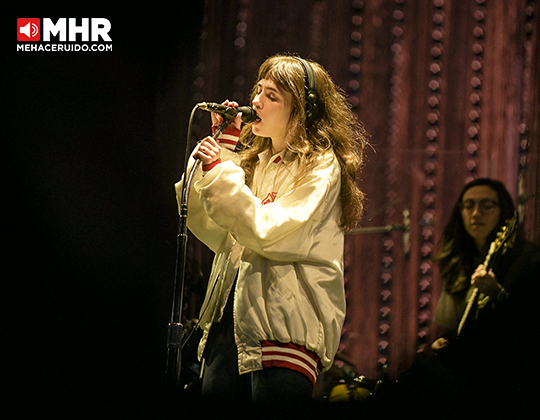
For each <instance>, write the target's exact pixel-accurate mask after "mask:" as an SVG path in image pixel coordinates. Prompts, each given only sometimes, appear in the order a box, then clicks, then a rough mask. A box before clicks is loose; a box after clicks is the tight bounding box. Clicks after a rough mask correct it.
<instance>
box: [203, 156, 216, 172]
mask: <svg viewBox="0 0 540 420" xmlns="http://www.w3.org/2000/svg"><path fill="white" fill-rule="evenodd" d="M220 163H221V159H218V160H215V161H213V162H212V163H209V164H208V165H203V166H202V170H203V172H208V171H209V170H211V169H212V168H213V167H214V166H216V165H218V164H220Z"/></svg>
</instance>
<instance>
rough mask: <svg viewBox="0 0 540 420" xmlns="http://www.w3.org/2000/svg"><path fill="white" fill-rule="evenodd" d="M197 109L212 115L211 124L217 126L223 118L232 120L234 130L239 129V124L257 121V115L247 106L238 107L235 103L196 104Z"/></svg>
mask: <svg viewBox="0 0 540 420" xmlns="http://www.w3.org/2000/svg"><path fill="white" fill-rule="evenodd" d="M197 107H198V108H199V109H203V110H205V111H210V112H211V113H212V124H213V125H218V124H220V123H221V122H222V121H223V117H229V118H234V121H233V122H232V124H233V126H234V127H235V128H238V129H240V125H241V122H243V123H246V124H247V123H251V122H253V121H255V120H256V119H257V113H256V112H255V110H254V109H253V108H251V107H249V106H238V104H237V103H236V102H230V101H228V100H227V101H225V102H223V104H216V103H214V102H201V103H199V104H197Z"/></svg>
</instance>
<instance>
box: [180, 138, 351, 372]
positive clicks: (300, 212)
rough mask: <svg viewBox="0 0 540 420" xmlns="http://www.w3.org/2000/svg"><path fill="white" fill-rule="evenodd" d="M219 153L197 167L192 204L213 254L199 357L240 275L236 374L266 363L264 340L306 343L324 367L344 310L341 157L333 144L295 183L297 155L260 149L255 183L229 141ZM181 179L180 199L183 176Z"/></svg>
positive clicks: (195, 223)
mask: <svg viewBox="0 0 540 420" xmlns="http://www.w3.org/2000/svg"><path fill="white" fill-rule="evenodd" d="M222 146H223V145H222ZM232 148H233V147H232ZM221 156H222V162H221V163H220V164H218V165H216V166H215V167H213V168H212V169H211V170H210V171H208V172H206V173H205V174H204V176H203V172H202V170H201V169H200V168H199V170H198V173H197V174H196V176H195V180H194V182H193V186H192V191H191V192H190V200H189V204H188V228H189V229H190V231H191V232H192V233H193V234H194V235H195V236H196V237H197V238H198V239H199V240H201V241H202V242H203V243H204V244H206V245H207V246H208V247H209V248H210V249H211V250H212V251H214V252H215V254H216V255H215V258H214V261H213V266H212V272H211V275H210V279H209V282H208V288H207V293H206V297H205V300H204V303H203V305H202V308H201V313H200V325H201V328H202V329H203V337H202V339H201V341H200V344H199V351H198V355H199V358H202V355H203V351H204V347H205V344H206V341H207V338H208V333H209V331H210V327H211V325H212V322H215V321H219V320H220V319H221V316H222V314H223V309H224V307H225V304H226V302H227V298H228V296H229V293H230V292H231V289H232V286H233V284H236V288H235V290H234V325H235V337H236V343H237V347H238V366H239V372H240V374H243V373H247V372H251V371H255V370H259V369H262V349H261V341H264V340H277V341H280V342H282V343H290V342H292V343H295V344H298V345H301V346H304V347H305V348H306V349H308V350H312V351H314V352H315V353H316V354H317V355H318V356H319V358H320V364H321V365H322V370H326V369H328V368H329V367H330V366H331V364H332V362H333V359H334V356H335V354H336V352H337V348H338V345H339V341H340V336H341V329H342V326H343V321H344V318H345V293H344V283H343V245H344V235H343V232H342V231H341V230H340V229H339V226H338V224H339V218H340V214H341V213H340V212H341V209H340V199H339V193H340V167H339V163H338V161H337V159H336V157H335V156H334V155H333V154H332V153H328V154H327V155H326V156H324V157H322V158H320V162H319V163H318V165H317V167H316V169H315V170H314V171H312V172H311V173H310V174H308V175H307V176H306V177H304V178H303V179H302V181H301V182H300V183H299V184H298V185H296V186H293V183H294V181H295V174H296V172H297V167H296V165H295V164H285V163H284V161H283V159H282V158H281V155H280V154H278V155H275V156H270V153H268V154H264V153H263V154H261V156H260V163H259V165H258V167H257V169H256V173H255V175H254V182H253V188H252V189H250V188H248V187H247V186H246V185H245V183H244V171H243V170H242V169H241V168H240V167H239V166H238V164H237V163H238V158H237V156H236V155H235V154H234V153H233V152H232V151H231V150H229V149H227V148H225V147H223V148H222V153H221ZM192 164H193V159H192V158H191V159H190V167H191V165H192ZM175 187H176V190H177V197H178V201H179V204H180V197H181V182H179V183H178V184H176V186H175ZM237 272H238V279H237V282H236V283H234V280H235V278H236V274H237Z"/></svg>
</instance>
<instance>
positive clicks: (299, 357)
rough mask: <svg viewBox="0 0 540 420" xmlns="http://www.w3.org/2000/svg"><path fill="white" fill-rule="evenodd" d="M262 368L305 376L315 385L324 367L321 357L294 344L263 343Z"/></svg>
mask: <svg viewBox="0 0 540 420" xmlns="http://www.w3.org/2000/svg"><path fill="white" fill-rule="evenodd" d="M261 346H262V366H263V368H269V367H283V368H287V369H292V370H294V371H296V372H300V373H302V374H304V375H305V376H306V377H307V378H308V379H309V380H310V381H311V383H312V384H313V385H315V381H316V380H317V375H318V374H319V372H320V370H321V368H322V366H321V362H320V359H319V357H318V356H317V354H316V353H315V352H313V351H310V350H307V349H306V348H305V347H304V346H300V345H298V344H294V343H281V342H279V341H269V340H265V341H261Z"/></svg>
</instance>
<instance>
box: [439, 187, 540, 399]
mask: <svg viewBox="0 0 540 420" xmlns="http://www.w3.org/2000/svg"><path fill="white" fill-rule="evenodd" d="M514 211H515V210H514V203H513V201H512V198H511V196H510V194H509V193H508V191H507V189H506V188H505V187H504V185H503V184H502V183H501V182H499V181H496V180H493V179H489V178H480V179H476V180H474V181H472V182H470V183H469V184H467V185H466V186H465V187H464V189H463V191H462V192H461V194H460V196H459V198H458V200H457V202H456V204H455V205H454V207H453V210H452V213H451V216H450V220H449V222H448V224H447V226H446V228H445V230H444V232H443V236H442V240H441V246H440V251H439V253H438V255H437V257H436V261H437V264H438V266H439V269H440V274H441V277H442V280H443V282H444V289H443V291H442V293H441V296H440V298H439V300H438V304H437V308H436V310H435V314H434V318H433V321H434V322H435V324H437V325H438V326H439V328H440V330H441V336H440V338H438V339H437V340H435V341H434V342H433V344H432V349H433V351H434V352H435V353H436V354H437V355H438V356H437V357H438V358H439V360H440V361H441V362H442V363H443V364H444V369H448V371H445V372H446V373H450V374H449V375H448V374H445V375H444V376H445V378H446V380H448V381H450V379H449V378H453V379H455V382H454V384H459V385H458V386H459V387H460V395H461V396H466V397H465V398H470V399H471V400H470V402H475V401H482V402H483V403H495V404H496V405H498V404H505V400H514V399H515V398H520V399H522V400H525V397H524V393H525V391H530V387H531V379H533V380H534V381H535V382H534V386H536V387H537V386H538V385H537V383H536V379H537V378H535V377H532V378H531V377H530V376H529V374H530V373H531V369H538V368H537V365H538V363H537V362H536V360H534V359H533V357H535V351H533V347H534V346H532V345H531V342H533V341H534V340H535V336H536V330H537V328H538V310H537V309H536V307H537V306H538V297H539V296H540V295H539V293H538V289H539V282H540V247H538V246H536V245H534V244H532V243H530V242H528V241H526V240H524V239H523V238H522V235H521V234H520V229H519V227H518V228H517V229H516V231H515V235H510V237H509V239H508V240H507V241H505V242H504V244H503V246H501V247H500V249H499V250H498V252H497V253H495V254H494V255H493V256H492V260H491V262H492V264H491V268H489V269H488V270H486V267H484V265H483V262H484V261H485V260H486V256H487V255H488V253H489V252H490V248H491V247H490V245H491V244H492V242H493V241H494V240H495V239H497V237H498V236H497V233H498V232H500V231H501V229H502V228H503V227H504V226H505V224H507V223H508V221H509V220H511V219H512V217H513V215H514ZM499 238H501V236H499ZM491 250H493V248H492V249H491ZM475 289H476V290H475ZM473 291H475V292H474V293H475V296H476V294H477V296H478V297H479V298H478V299H476V297H475V299H471V298H470V297H471V294H472V293H473ZM469 300H470V301H471V305H472V306H471V307H470V308H469V309H470V311H466V309H467V304H468V302H469ZM449 383H450V382H449ZM510 396H511V398H510ZM499 398H502V400H500V401H499ZM501 407H502V406H501Z"/></svg>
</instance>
